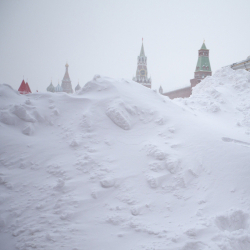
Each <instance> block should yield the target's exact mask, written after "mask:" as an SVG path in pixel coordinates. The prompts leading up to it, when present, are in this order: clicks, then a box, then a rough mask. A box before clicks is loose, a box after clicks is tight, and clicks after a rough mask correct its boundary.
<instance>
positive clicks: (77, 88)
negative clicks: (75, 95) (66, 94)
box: [75, 83, 81, 92]
mask: <svg viewBox="0 0 250 250" xmlns="http://www.w3.org/2000/svg"><path fill="white" fill-rule="evenodd" d="M80 89H81V87H80V85H79V83H78V84H77V86H76V87H75V92H76V91H78V90H80Z"/></svg>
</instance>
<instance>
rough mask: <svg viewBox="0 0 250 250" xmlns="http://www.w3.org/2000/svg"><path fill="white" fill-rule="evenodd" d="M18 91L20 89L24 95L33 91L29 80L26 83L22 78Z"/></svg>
mask: <svg viewBox="0 0 250 250" xmlns="http://www.w3.org/2000/svg"><path fill="white" fill-rule="evenodd" d="M18 91H19V93H20V94H23V95H26V94H29V93H32V92H31V90H30V86H29V84H28V82H26V83H25V81H24V80H22V82H21V85H20V87H19V89H18Z"/></svg>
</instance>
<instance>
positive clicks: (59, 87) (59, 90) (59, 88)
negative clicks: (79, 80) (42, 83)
mask: <svg viewBox="0 0 250 250" xmlns="http://www.w3.org/2000/svg"><path fill="white" fill-rule="evenodd" d="M55 92H63V89H62V87H61V86H60V84H59V83H58V84H57V86H56V87H55Z"/></svg>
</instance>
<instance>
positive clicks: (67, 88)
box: [61, 63, 73, 93]
mask: <svg viewBox="0 0 250 250" xmlns="http://www.w3.org/2000/svg"><path fill="white" fill-rule="evenodd" d="M65 68H66V69H65V74H64V77H63V80H62V85H61V87H62V89H63V92H66V93H73V89H72V85H71V81H70V78H69V72H68V68H69V65H68V63H66V65H65Z"/></svg>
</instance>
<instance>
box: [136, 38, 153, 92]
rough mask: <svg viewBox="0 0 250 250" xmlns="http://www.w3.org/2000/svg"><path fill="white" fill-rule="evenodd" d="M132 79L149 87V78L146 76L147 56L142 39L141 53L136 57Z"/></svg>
mask: <svg viewBox="0 0 250 250" xmlns="http://www.w3.org/2000/svg"><path fill="white" fill-rule="evenodd" d="M133 81H135V82H138V83H140V84H142V85H143V86H145V87H148V88H151V78H148V69H147V57H146V56H145V52H144V47H143V39H142V46H141V53H140V55H139V56H138V58H137V70H136V76H135V77H133Z"/></svg>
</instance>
